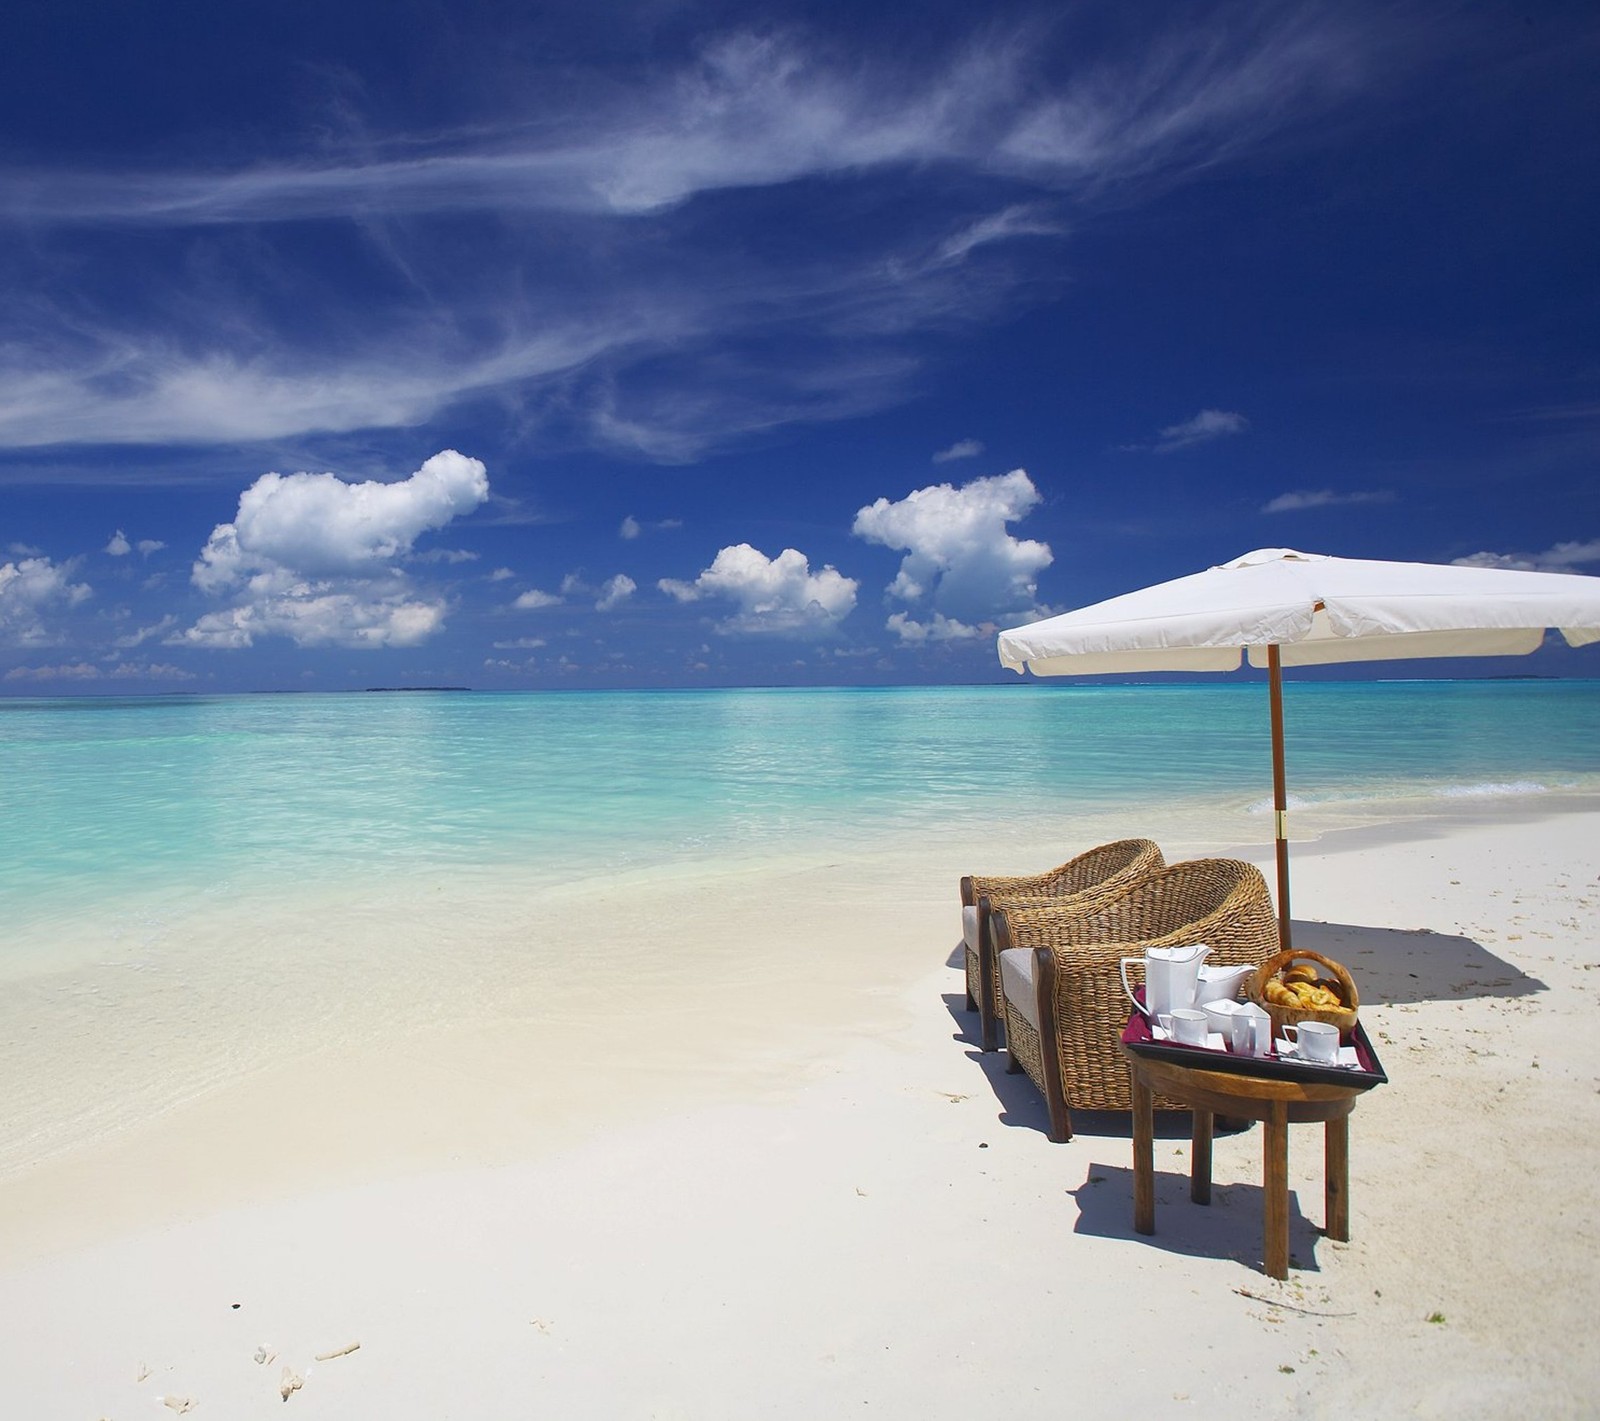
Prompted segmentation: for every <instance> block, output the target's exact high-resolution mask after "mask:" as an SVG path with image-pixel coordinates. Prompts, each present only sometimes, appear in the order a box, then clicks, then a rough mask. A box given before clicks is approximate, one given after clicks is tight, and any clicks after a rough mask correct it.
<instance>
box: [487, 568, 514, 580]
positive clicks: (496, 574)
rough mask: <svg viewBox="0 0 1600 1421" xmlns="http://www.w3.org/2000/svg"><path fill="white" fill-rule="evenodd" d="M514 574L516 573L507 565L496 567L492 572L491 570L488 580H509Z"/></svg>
mask: <svg viewBox="0 0 1600 1421" xmlns="http://www.w3.org/2000/svg"><path fill="white" fill-rule="evenodd" d="M515 576H516V573H514V572H512V570H511V569H510V568H509V567H497V568H496V569H495V570H494V571H493V572H491V573H490V574H489V581H490V582H510V581H511V579H512V578H513V577H515Z"/></svg>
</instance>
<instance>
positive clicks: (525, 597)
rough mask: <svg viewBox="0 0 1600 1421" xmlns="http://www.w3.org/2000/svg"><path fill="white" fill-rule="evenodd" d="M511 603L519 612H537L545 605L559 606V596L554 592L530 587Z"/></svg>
mask: <svg viewBox="0 0 1600 1421" xmlns="http://www.w3.org/2000/svg"><path fill="white" fill-rule="evenodd" d="M511 605H512V606H513V607H515V608H516V609H517V611H519V612H537V611H540V610H542V609H543V608H545V607H559V606H560V605H561V598H559V597H558V596H556V594H555V593H554V592H541V591H540V590H539V589H538V588H537V587H532V588H529V589H528V591H526V592H524V593H523V594H522V595H521V596H520V597H518V598H517V600H516V601H515V602H513V603H512V604H511Z"/></svg>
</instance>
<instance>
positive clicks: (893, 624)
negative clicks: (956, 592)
mask: <svg viewBox="0 0 1600 1421" xmlns="http://www.w3.org/2000/svg"><path fill="white" fill-rule="evenodd" d="M887 625H888V628H889V630H890V631H892V632H893V633H894V634H895V635H896V636H897V637H899V638H900V640H901V642H902V644H904V645H906V646H921V645H923V644H924V643H926V642H930V641H935V642H938V641H970V640H972V639H973V638H974V637H980V636H983V635H984V634H985V633H986V632H987V631H989V630H990V626H989V625H985V626H982V627H973V626H968V625H967V623H965V622H958V621H956V620H954V619H953V618H951V617H947V616H945V615H944V614H943V613H942V612H935V613H934V614H933V616H932V617H930V618H929V619H928V620H927V621H926V622H918V621H913V620H912V618H911V616H910V614H909V613H907V612H894V613H892V614H891V615H890V617H889V621H888V623H887Z"/></svg>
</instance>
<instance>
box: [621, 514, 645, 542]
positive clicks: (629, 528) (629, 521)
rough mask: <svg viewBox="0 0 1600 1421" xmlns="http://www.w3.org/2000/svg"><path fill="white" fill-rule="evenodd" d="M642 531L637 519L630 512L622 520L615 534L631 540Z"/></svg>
mask: <svg viewBox="0 0 1600 1421" xmlns="http://www.w3.org/2000/svg"><path fill="white" fill-rule="evenodd" d="M642 531H643V530H642V529H641V528H640V526H639V520H638V519H637V518H635V517H634V516H633V514H631V513H630V514H629V515H628V516H627V517H626V518H624V519H623V520H622V526H621V527H620V528H618V529H617V536H618V537H619V538H626V539H629V540H632V539H634V538H637V537H638V536H639V534H640V533H641V532H642Z"/></svg>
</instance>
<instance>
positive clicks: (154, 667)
mask: <svg viewBox="0 0 1600 1421" xmlns="http://www.w3.org/2000/svg"><path fill="white" fill-rule="evenodd" d="M5 679H6V680H7V681H193V680H194V679H195V676H194V673H193V672H192V671H185V670H183V669H182V668H181V667H178V666H170V665H167V664H166V663H165V662H160V661H152V662H148V663H146V664H145V665H143V666H140V665H136V664H134V663H132V662H128V661H123V662H119V663H118V664H117V665H115V666H112V667H109V668H108V669H105V670H102V669H101V668H100V667H98V666H92V665H90V664H89V663H88V662H87V661H76V662H68V663H66V664H64V665H61V666H14V667H12V668H11V670H9V671H7V672H6V674H5Z"/></svg>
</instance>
